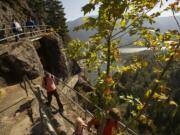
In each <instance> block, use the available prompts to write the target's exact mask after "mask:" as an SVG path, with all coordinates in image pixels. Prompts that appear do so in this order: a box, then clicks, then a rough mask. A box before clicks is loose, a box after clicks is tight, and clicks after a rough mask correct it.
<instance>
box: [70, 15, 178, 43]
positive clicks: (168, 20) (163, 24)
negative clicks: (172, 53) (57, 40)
mask: <svg viewBox="0 0 180 135" xmlns="http://www.w3.org/2000/svg"><path fill="white" fill-rule="evenodd" d="M177 19H178V21H179V22H180V16H177ZM82 23H83V18H78V19H76V20H74V21H70V22H68V28H69V35H70V36H71V37H72V38H73V39H75V38H79V39H81V40H87V39H88V38H89V36H91V35H93V34H95V33H96V30H90V31H85V30H81V31H79V32H75V31H73V29H74V27H76V26H79V25H81V24H82ZM144 25H145V26H151V27H155V28H160V30H161V32H164V31H167V30H170V29H178V27H177V24H176V22H175V20H174V18H173V17H172V16H169V17H159V18H157V19H156V23H154V24H153V25H150V24H148V23H147V22H145V24H144ZM133 38H135V37H133ZM131 40H132V38H130V37H129V36H128V35H126V36H124V39H123V42H126V43H127V41H131Z"/></svg>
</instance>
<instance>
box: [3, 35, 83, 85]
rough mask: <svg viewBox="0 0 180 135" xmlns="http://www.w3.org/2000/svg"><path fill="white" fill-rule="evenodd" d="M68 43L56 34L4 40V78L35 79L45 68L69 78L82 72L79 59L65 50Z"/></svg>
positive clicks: (11, 81)
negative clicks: (16, 40) (24, 77)
mask: <svg viewBox="0 0 180 135" xmlns="http://www.w3.org/2000/svg"><path fill="white" fill-rule="evenodd" d="M63 48H64V45H63V43H62V40H61V38H60V37H59V36H58V35H56V34H51V35H46V36H43V37H42V38H41V39H40V40H37V41H34V42H31V41H29V40H26V41H21V42H19V43H11V44H6V45H5V44H1V46H0V82H1V83H6V84H14V83H18V82H21V81H22V79H23V76H24V75H27V76H28V77H29V79H34V78H36V77H38V76H40V75H42V74H43V73H44V70H46V71H48V72H51V73H53V74H54V75H56V76H58V77H61V78H67V77H68V76H69V75H72V74H76V73H78V72H80V67H79V66H78V64H77V63H76V62H73V61H69V60H67V58H66V55H65V54H64V52H63Z"/></svg>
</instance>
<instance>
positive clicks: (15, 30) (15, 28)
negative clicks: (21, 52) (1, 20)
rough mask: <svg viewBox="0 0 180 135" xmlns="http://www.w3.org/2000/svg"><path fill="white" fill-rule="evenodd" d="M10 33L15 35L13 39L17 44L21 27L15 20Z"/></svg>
mask: <svg viewBox="0 0 180 135" xmlns="http://www.w3.org/2000/svg"><path fill="white" fill-rule="evenodd" d="M12 31H13V33H14V34H15V39H16V42H17V41H18V40H19V34H20V33H21V32H22V27H21V25H20V24H19V23H18V22H17V21H16V20H15V19H13V21H12Z"/></svg>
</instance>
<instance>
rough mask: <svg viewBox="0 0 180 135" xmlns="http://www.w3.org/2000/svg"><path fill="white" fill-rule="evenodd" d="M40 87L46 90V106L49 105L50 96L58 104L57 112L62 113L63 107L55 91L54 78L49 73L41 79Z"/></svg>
mask: <svg viewBox="0 0 180 135" xmlns="http://www.w3.org/2000/svg"><path fill="white" fill-rule="evenodd" d="M42 86H43V88H45V89H46V90H47V99H48V102H47V105H48V106H50V105H51V101H52V96H54V97H55V98H56V101H57V103H58V106H59V111H60V112H61V113H62V112H63V105H62V103H61V101H60V99H59V95H58V93H57V90H56V85H55V79H54V76H53V75H51V74H50V73H46V74H45V77H44V78H43V82H42Z"/></svg>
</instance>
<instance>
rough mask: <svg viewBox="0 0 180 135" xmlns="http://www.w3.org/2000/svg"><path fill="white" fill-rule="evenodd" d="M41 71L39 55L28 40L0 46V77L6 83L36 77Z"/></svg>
mask: <svg viewBox="0 0 180 135" xmlns="http://www.w3.org/2000/svg"><path fill="white" fill-rule="evenodd" d="M42 71H43V66H42V64H41V61H40V59H39V56H38V54H37V52H36V50H35V48H34V46H33V44H32V43H31V42H29V41H23V42H18V43H14V44H8V45H1V46H0V78H4V80H5V81H6V83H7V84H11V83H18V82H20V81H22V79H23V77H24V75H27V76H28V77H29V79H34V78H36V77H38V76H39V75H40V74H41V73H42Z"/></svg>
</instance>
